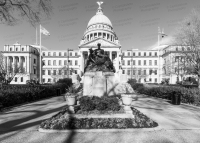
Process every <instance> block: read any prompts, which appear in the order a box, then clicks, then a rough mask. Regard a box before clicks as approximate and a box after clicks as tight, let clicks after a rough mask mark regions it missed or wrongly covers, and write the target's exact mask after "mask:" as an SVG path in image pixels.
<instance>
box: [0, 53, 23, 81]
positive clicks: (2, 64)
mask: <svg viewBox="0 0 200 143" xmlns="http://www.w3.org/2000/svg"><path fill="white" fill-rule="evenodd" d="M24 75H26V72H25V70H24V68H23V66H22V65H20V64H17V63H14V64H9V63H7V64H6V61H5V57H4V55H3V53H2V52H0V83H1V84H9V83H10V82H11V81H12V80H13V79H14V77H16V78H19V77H22V76H24Z"/></svg>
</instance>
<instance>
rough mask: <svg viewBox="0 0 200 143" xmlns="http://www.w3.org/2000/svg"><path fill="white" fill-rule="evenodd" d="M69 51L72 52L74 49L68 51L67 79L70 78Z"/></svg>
mask: <svg viewBox="0 0 200 143" xmlns="http://www.w3.org/2000/svg"><path fill="white" fill-rule="evenodd" d="M69 51H72V49H69V48H68V49H67V78H69V62H70V60H69Z"/></svg>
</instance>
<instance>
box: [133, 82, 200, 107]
mask: <svg viewBox="0 0 200 143" xmlns="http://www.w3.org/2000/svg"><path fill="white" fill-rule="evenodd" d="M131 86H132V87H133V88H135V90H136V91H137V92H138V93H140V94H146V95H149V96H153V97H158V98H164V99H169V100H171V98H172V96H174V95H176V94H179V95H181V102H182V103H187V104H193V105H196V106H200V90H199V89H198V88H184V87H180V86H161V85H158V86H156V85H153V86H151V85H140V84H138V83H135V84H134V85H131Z"/></svg>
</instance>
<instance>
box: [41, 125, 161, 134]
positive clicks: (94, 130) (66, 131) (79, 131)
mask: <svg viewBox="0 0 200 143" xmlns="http://www.w3.org/2000/svg"><path fill="white" fill-rule="evenodd" d="M160 130H163V128H161V126H157V127H155V128H132V129H74V130H68V129H66V130H51V129H43V128H40V127H39V129H38V131H39V132H41V133H70V132H77V133H85V132H88V133H91V132H95V133H100V132H108V133H109V132H133V131H143V132H152V131H160Z"/></svg>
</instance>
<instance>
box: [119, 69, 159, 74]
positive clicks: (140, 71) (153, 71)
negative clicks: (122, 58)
mask: <svg viewBox="0 0 200 143" xmlns="http://www.w3.org/2000/svg"><path fill="white" fill-rule="evenodd" d="M147 71H148V70H134V69H133V70H132V71H131V70H127V75H131V74H132V75H151V74H155V75H157V70H152V69H150V70H149V72H148V73H147ZM131 72H132V73H131ZM122 74H125V70H122Z"/></svg>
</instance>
